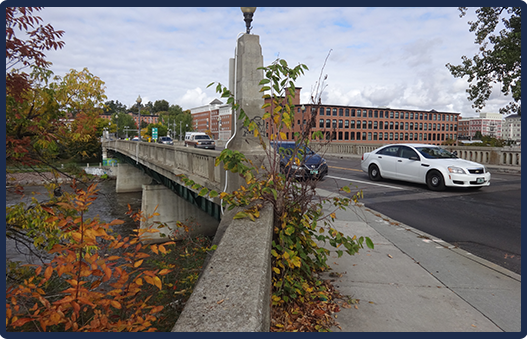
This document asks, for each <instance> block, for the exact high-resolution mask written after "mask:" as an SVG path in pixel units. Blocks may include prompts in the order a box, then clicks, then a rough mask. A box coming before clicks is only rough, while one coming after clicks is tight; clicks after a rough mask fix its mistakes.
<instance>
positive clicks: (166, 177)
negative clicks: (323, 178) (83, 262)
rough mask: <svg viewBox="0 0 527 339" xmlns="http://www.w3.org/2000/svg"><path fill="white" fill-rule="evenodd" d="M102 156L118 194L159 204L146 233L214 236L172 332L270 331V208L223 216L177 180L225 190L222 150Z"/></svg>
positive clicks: (506, 153)
mask: <svg viewBox="0 0 527 339" xmlns="http://www.w3.org/2000/svg"><path fill="white" fill-rule="evenodd" d="M318 146H319V147H321V153H322V154H332V155H339V154H341V155H345V154H346V155H350V154H353V155H356V156H360V155H361V154H362V153H364V152H369V151H371V150H373V149H375V148H376V147H378V146H380V145H378V146H375V145H360V144H328V145H324V146H322V145H318ZM314 147H315V148H317V146H314ZM448 148H449V149H450V150H452V151H453V150H456V151H457V152H458V155H459V156H460V157H461V158H465V159H468V160H473V161H478V162H481V163H483V164H485V165H499V166H510V167H511V168H512V169H514V168H518V167H521V150H519V149H511V148H503V149H501V148H486V147H448ZM317 149H318V148H317ZM103 154H104V155H105V156H110V157H116V158H119V159H120V160H121V163H119V164H118V167H117V180H116V191H117V192H131V191H142V192H143V197H142V210H143V212H144V213H145V214H146V215H149V214H152V213H153V212H154V209H155V208H156V207H157V212H158V213H159V214H160V215H159V216H157V217H154V218H153V219H151V220H148V222H146V221H145V222H143V223H142V225H141V227H142V228H145V227H148V226H149V225H152V223H154V222H161V223H164V224H166V225H167V226H169V227H168V228H164V229H161V232H162V233H164V234H166V235H169V234H170V233H172V232H173V231H174V230H176V229H177V226H176V223H177V221H181V222H184V223H185V222H186V223H187V224H190V225H192V226H193V227H192V232H193V234H204V235H208V236H215V238H214V243H215V244H216V245H218V248H217V250H216V251H215V253H214V254H213V256H212V257H211V259H210V260H209V262H208V264H207V265H206V267H205V268H204V270H203V272H202V274H201V277H200V280H199V282H198V284H197V286H196V287H195V290H194V292H193V295H192V297H191V299H190V300H189V302H188V303H187V306H186V307H185V310H184V312H183V314H182V315H181V317H180V318H179V320H178V322H177V324H176V326H175V327H174V331H268V329H269V321H270V301H269V293H270V288H271V271H270V269H271V267H270V265H271V263H270V255H269V253H270V250H271V240H272V221H273V214H272V209H271V208H270V207H269V206H267V207H266V208H265V209H264V210H263V211H262V214H261V218H260V219H259V220H258V221H257V222H247V221H246V220H232V216H233V215H234V213H235V212H236V210H234V211H231V212H230V213H228V214H225V215H222V213H221V208H220V200H219V199H218V198H214V199H207V198H204V197H200V196H199V194H198V193H199V189H193V188H191V187H190V188H189V187H186V186H185V185H184V184H183V182H182V181H181V178H180V177H179V175H180V174H184V175H185V176H187V177H188V178H190V179H191V180H193V181H194V182H195V183H197V184H199V185H201V186H204V187H206V188H208V189H209V190H216V191H217V192H222V191H223V190H224V187H225V180H226V178H227V176H226V174H225V170H224V169H223V167H222V166H215V165H214V164H215V161H216V156H217V155H219V152H217V151H211V150H200V149H193V148H186V147H183V146H171V145H163V144H156V143H145V142H132V141H123V140H114V141H104V142H103ZM172 235H173V234H172ZM179 236H182V234H179ZM144 240H145V241H148V242H158V241H165V240H166V238H163V237H160V236H150V237H147V238H145V239H144ZM247 253H251V254H252V255H250V256H249V255H247ZM221 300H228V301H227V303H230V305H227V304H225V305H223V307H221V308H220V307H218V304H217V302H218V301H221ZM226 309H228V310H230V311H229V312H226V311H225V310H226Z"/></svg>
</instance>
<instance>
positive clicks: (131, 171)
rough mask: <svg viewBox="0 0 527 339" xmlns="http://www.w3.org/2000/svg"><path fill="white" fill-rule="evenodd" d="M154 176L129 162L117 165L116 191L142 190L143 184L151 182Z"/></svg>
mask: <svg viewBox="0 0 527 339" xmlns="http://www.w3.org/2000/svg"><path fill="white" fill-rule="evenodd" d="M151 182H152V178H151V177H149V176H148V175H147V174H146V173H143V172H142V171H141V170H139V169H137V168H135V167H134V166H132V165H129V164H118V165H117V180H116V181H115V192H116V193H128V192H141V191H142V190H143V184H150V183H151Z"/></svg>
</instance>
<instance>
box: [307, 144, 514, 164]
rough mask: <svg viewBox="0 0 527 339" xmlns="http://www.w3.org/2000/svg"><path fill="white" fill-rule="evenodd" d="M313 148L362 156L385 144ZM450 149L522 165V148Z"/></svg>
mask: <svg viewBox="0 0 527 339" xmlns="http://www.w3.org/2000/svg"><path fill="white" fill-rule="evenodd" d="M311 146H312V148H313V149H314V150H315V151H317V152H320V153H322V154H353V155H357V156H360V155H362V154H363V153H366V152H371V151H373V150H375V149H377V148H378V147H381V146H383V144H371V145H370V144H352V143H348V144H344V143H329V144H324V143H318V142H312V143H311ZM443 147H444V148H446V149H448V150H449V151H451V152H453V151H457V155H458V157H460V158H461V159H465V160H470V161H475V162H479V163H481V164H484V165H498V166H520V167H521V157H522V153H521V148H515V147H514V148H513V147H477V146H443Z"/></svg>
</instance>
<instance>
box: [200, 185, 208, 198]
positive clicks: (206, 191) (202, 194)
mask: <svg viewBox="0 0 527 339" xmlns="http://www.w3.org/2000/svg"><path fill="white" fill-rule="evenodd" d="M207 193H209V189H208V188H207V187H203V188H202V189H201V191H199V196H200V197H203V196H205V195H207Z"/></svg>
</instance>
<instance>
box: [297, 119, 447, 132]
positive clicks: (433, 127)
mask: <svg viewBox="0 0 527 339" xmlns="http://www.w3.org/2000/svg"><path fill="white" fill-rule="evenodd" d="M298 123H299V124H300V121H298ZM361 124H362V129H397V130H398V129H401V130H410V131H414V130H415V131H418V130H419V131H423V130H424V131H427V130H429V131H456V125H454V124H435V123H434V124H432V123H424V124H423V123H422V122H421V123H419V124H418V123H417V122H416V123H415V124H414V123H413V122H410V123H408V122H404V123H403V122H401V123H400V124H399V122H397V121H396V122H395V123H394V122H393V121H390V122H388V121H385V122H384V124H383V122H382V121H380V122H377V121H368V120H362V123H361V120H357V122H355V120H339V121H338V125H337V120H335V119H333V121H331V120H330V119H326V120H325V122H324V119H320V120H319V123H318V127H319V128H337V126H338V128H350V129H355V128H357V129H360V128H361ZM383 126H384V128H383Z"/></svg>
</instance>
